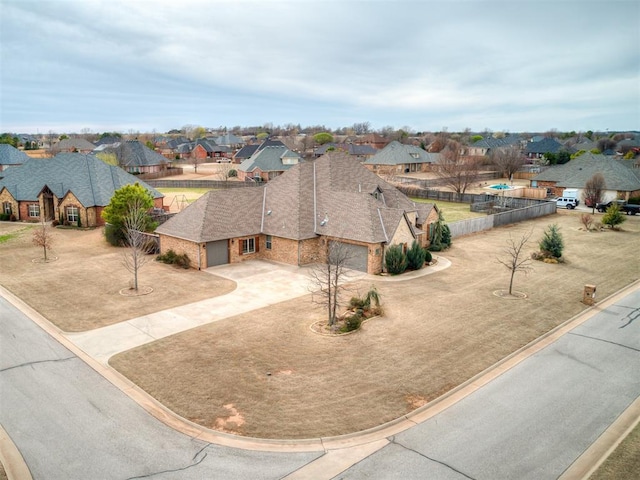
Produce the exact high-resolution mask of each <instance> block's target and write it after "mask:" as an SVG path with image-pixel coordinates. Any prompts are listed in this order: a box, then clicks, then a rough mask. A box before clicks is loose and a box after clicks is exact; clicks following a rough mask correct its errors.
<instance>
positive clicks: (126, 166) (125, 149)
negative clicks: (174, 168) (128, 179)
mask: <svg viewBox="0 0 640 480" xmlns="http://www.w3.org/2000/svg"><path fill="white" fill-rule="evenodd" d="M103 151H104V152H108V153H114V154H115V156H116V157H117V159H118V164H119V165H120V167H121V168H122V169H123V170H125V171H126V172H128V173H132V174H136V175H137V174H140V173H157V172H163V171H165V170H166V169H167V167H168V166H169V162H168V161H167V158H166V157H164V156H163V155H160V154H159V153H158V152H156V151H154V150H151V149H150V148H149V147H147V146H146V145H143V144H142V143H141V142H139V141H138V140H126V141H124V142H119V143H115V144H113V145H110V146H108V147H106V148H104V150H103Z"/></svg>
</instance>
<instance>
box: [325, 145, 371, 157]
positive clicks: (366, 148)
mask: <svg viewBox="0 0 640 480" xmlns="http://www.w3.org/2000/svg"><path fill="white" fill-rule="evenodd" d="M329 149H331V150H329ZM332 150H334V151H340V150H342V151H344V152H347V153H348V154H349V155H360V156H371V155H375V154H376V153H378V150H376V149H375V148H373V147H372V146H371V145H369V144H366V145H356V144H353V143H325V144H324V145H320V146H319V147H318V148H316V149H315V151H314V152H313V153H314V155H316V156H320V155H324V154H325V153H327V151H332Z"/></svg>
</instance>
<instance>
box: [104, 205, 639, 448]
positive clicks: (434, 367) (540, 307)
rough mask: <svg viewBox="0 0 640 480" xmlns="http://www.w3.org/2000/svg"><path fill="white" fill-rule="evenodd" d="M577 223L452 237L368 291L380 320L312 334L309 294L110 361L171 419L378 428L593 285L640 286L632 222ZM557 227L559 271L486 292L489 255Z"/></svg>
mask: <svg viewBox="0 0 640 480" xmlns="http://www.w3.org/2000/svg"><path fill="white" fill-rule="evenodd" d="M579 215H580V213H579V212H575V211H574V212H570V211H561V212H559V213H558V214H556V215H554V216H550V217H545V218H542V219H537V220H535V221H531V222H527V223H523V224H517V225H512V226H508V227H502V228H498V229H494V230H492V231H489V232H485V233H481V234H476V235H472V236H468V237H465V238H460V239H457V240H456V241H455V242H454V245H453V247H452V248H451V249H450V250H449V251H447V252H446V253H445V254H444V256H446V257H447V258H449V259H450V260H451V261H452V266H451V267H450V268H449V269H447V270H444V271H442V272H439V273H436V274H434V275H428V276H424V277H422V278H419V279H415V280H410V281H406V282H384V281H376V282H374V283H375V285H376V287H377V288H378V290H379V292H380V293H381V295H382V301H383V306H384V309H385V316H384V317H382V318H378V319H373V320H371V321H369V322H367V323H366V324H364V326H363V328H362V329H361V330H360V331H358V332H356V333H355V334H352V335H348V336H344V337H334V338H332V337H324V336H319V335H317V334H314V333H313V332H312V331H311V330H310V328H309V327H310V325H311V324H312V323H313V322H314V321H315V320H317V319H319V318H321V317H322V316H323V312H322V311H321V310H319V309H318V308H314V307H313V304H312V302H311V299H310V297H309V296H306V297H301V298H298V299H294V300H291V301H288V302H284V303H281V304H278V305H274V306H271V307H267V308H264V309H261V310H258V311H254V312H251V313H248V314H243V315H239V316H236V317H233V318H229V319H226V320H223V321H220V322H217V323H214V324H211V325H207V326H203V327H200V328H197V329H194V330H190V331H187V332H184V333H182V334H179V335H174V336H172V337H168V338H166V339H163V340H159V341H157V342H155V343H152V344H148V345H145V346H142V347H139V348H137V349H134V350H131V351H129V352H125V353H122V354H120V355H118V356H116V357H114V358H113V359H112V360H111V365H112V366H113V367H114V368H116V369H117V370H119V371H120V372H122V373H123V374H125V375H126V376H127V377H129V378H130V379H132V380H133V381H134V382H135V383H137V384H138V385H140V386H141V387H142V388H143V389H144V390H146V391H147V392H149V393H150V394H151V395H153V396H154V397H155V398H157V399H159V400H160V401H161V402H162V403H163V404H165V405H166V406H168V407H169V408H170V409H172V410H174V411H175V412H177V413H178V414H180V415H182V416H184V417H186V418H188V419H190V420H192V421H194V422H196V423H199V424H201V425H204V426H207V427H210V428H214V429H218V430H224V431H229V432H233V433H237V434H240V435H246V436H253V437H264V438H307V437H318V436H330V435H339V434H345V433H349V432H354V431H359V430H363V429H366V428H369V427H373V426H376V425H380V424H381V423H383V422H386V421H389V420H392V419H395V418H398V417H400V416H402V415H404V414H406V413H408V412H410V411H411V410H413V409H415V408H417V407H419V406H421V405H423V404H425V403H426V402H428V401H430V400H432V399H434V398H436V397H438V396H439V395H441V394H443V393H444V392H446V391H448V390H450V389H451V388H453V387H455V386H457V385H460V384H461V383H463V382H465V381H466V380H468V379H469V378H471V377H473V376H474V375H475V374H477V373H479V372H481V371H483V370H484V369H486V368H488V367H490V366H491V365H493V364H495V363H496V362H497V361H499V360H500V359H502V358H504V357H505V356H507V355H508V354H510V353H512V352H514V351H515V350H517V349H519V348H520V347H522V346H524V345H526V344H527V343H529V342H531V341H532V340H534V339H536V338H538V337H539V336H540V335H542V334H543V333H545V332H548V331H549V330H551V329H553V328H554V327H555V326H557V325H559V324H561V323H563V322H565V321H566V320H568V319H569V318H571V317H572V316H574V315H576V314H578V313H579V312H581V311H582V310H584V309H585V308H586V306H585V305H583V304H582V303H581V299H582V290H583V286H584V285H585V284H596V285H597V288H598V290H597V293H598V298H600V299H601V298H604V297H606V296H607V295H610V294H612V293H614V292H616V291H617V290H619V289H620V288H622V287H624V286H626V285H628V284H629V283H631V282H633V281H635V280H637V279H638V278H639V276H640V256H639V255H638V245H639V244H640V217H629V218H628V221H627V222H625V223H624V224H623V230H622V231H617V232H616V231H604V232H597V233H595V232H593V233H589V232H585V231H582V230H580V225H581V224H580V221H579ZM597 217H598V218H599V217H600V215H598V216H597ZM551 223H557V224H558V225H559V226H560V227H561V233H562V234H563V236H564V239H565V244H566V248H565V257H566V263H564V264H558V265H553V264H545V263H541V262H534V271H533V272H532V273H531V274H529V275H528V276H524V275H520V274H518V275H516V280H515V289H516V290H518V291H521V292H525V293H527V295H528V297H527V298H526V299H519V300H516V299H505V298H500V297H497V296H495V295H493V292H494V291H496V290H499V289H504V288H506V287H507V286H508V276H509V272H508V271H507V270H506V269H505V268H504V267H503V266H501V265H500V264H498V262H497V260H496V257H498V256H500V255H501V251H502V249H503V248H504V247H505V246H506V241H507V240H508V238H509V236H510V235H511V236H513V237H514V238H517V237H519V236H521V235H523V234H524V233H525V232H528V231H530V230H531V229H533V236H532V239H535V242H534V243H533V244H531V245H530V248H529V252H532V251H534V250H536V249H537V245H536V244H535V243H536V242H537V241H538V240H539V239H540V238H541V237H542V233H543V231H544V229H545V228H546V227H547V226H548V225H549V224H551ZM370 286H371V284H370V283H367V282H361V283H359V284H357V285H356V286H355V287H356V288H357V289H359V291H360V292H362V293H364V292H365V291H366V290H367V289H368V288H369V287H370Z"/></svg>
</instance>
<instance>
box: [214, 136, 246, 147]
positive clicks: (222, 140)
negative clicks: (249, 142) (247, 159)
mask: <svg viewBox="0 0 640 480" xmlns="http://www.w3.org/2000/svg"><path fill="white" fill-rule="evenodd" d="M216 143H217V144H218V145H226V146H227V147H231V146H232V145H244V140H243V139H242V138H240V137H237V136H236V135H234V134H233V133H226V134H224V135H221V136H219V137H217V138H216Z"/></svg>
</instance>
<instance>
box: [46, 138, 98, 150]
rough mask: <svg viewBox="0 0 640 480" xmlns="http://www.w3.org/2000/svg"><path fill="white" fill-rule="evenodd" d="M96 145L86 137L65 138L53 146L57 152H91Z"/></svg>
mask: <svg viewBox="0 0 640 480" xmlns="http://www.w3.org/2000/svg"><path fill="white" fill-rule="evenodd" d="M94 148H96V146H95V145H94V144H93V143H91V142H90V141H88V140H85V139H84V138H65V139H64V140H60V141H59V142H58V143H56V144H55V145H54V146H53V150H54V151H56V152H67V153H73V152H77V153H91V152H92V151H93V149H94Z"/></svg>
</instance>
